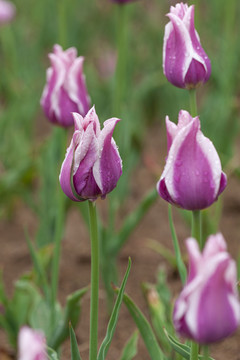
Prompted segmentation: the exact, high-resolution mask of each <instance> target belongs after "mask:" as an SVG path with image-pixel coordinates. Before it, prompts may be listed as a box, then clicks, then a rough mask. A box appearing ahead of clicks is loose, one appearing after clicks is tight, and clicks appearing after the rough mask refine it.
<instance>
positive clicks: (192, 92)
mask: <svg viewBox="0 0 240 360" xmlns="http://www.w3.org/2000/svg"><path fill="white" fill-rule="evenodd" d="M189 104H190V112H191V115H192V117H195V116H197V115H198V111H197V91H196V89H189Z"/></svg>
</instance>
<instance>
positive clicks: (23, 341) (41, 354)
mask: <svg viewBox="0 0 240 360" xmlns="http://www.w3.org/2000/svg"><path fill="white" fill-rule="evenodd" d="M47 358H48V357H47V352H46V339H45V337H44V335H43V333H42V332H40V331H36V330H33V329H31V328H29V327H27V326H23V327H22V328H21V329H20V332H19V335H18V360H47Z"/></svg>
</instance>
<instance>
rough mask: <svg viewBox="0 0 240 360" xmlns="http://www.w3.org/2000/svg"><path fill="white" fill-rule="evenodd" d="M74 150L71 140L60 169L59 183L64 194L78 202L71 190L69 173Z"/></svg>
mask: <svg viewBox="0 0 240 360" xmlns="http://www.w3.org/2000/svg"><path fill="white" fill-rule="evenodd" d="M74 148H75V142H74V140H73V139H72V141H71V144H70V146H69V147H68V149H67V152H66V156H65V159H64V161H63V163H62V167H61V171H60V175H59V181H60V185H61V188H62V190H63V192H64V194H65V195H67V196H68V197H69V198H70V199H71V200H73V201H79V199H77V198H76V197H75V196H74V194H73V192H72V188H71V171H72V162H73V153H74Z"/></svg>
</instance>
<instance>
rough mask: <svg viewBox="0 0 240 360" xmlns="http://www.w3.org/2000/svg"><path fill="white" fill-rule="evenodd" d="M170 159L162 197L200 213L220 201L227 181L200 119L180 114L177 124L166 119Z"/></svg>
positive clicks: (160, 190) (162, 182)
mask: <svg viewBox="0 0 240 360" xmlns="http://www.w3.org/2000/svg"><path fill="white" fill-rule="evenodd" d="M166 127H167V143H168V156H167V160H166V165H165V168H164V171H163V174H162V176H161V178H160V180H159V182H158V184H157V190H158V193H159V195H160V196H161V197H162V198H163V199H164V200H166V201H168V202H169V203H171V204H173V205H177V206H179V207H181V208H183V209H187V210H201V209H204V208H206V207H208V206H210V205H211V204H212V203H213V202H214V201H216V200H217V198H218V196H219V195H220V194H221V193H222V191H223V190H224V189H225V187H226V184H227V177H226V175H225V174H224V172H222V167H221V162H220V159H219V156H218V153H217V151H216V149H215V147H214V145H213V143H212V142H211V141H210V140H209V139H208V138H207V137H205V136H204V135H203V133H202V132H201V130H200V121H199V118H198V117H195V118H192V117H191V116H190V114H189V113H188V112H187V111H184V110H181V111H180V112H179V117H178V124H177V125H176V124H174V123H173V122H171V121H170V120H169V118H168V116H167V117H166Z"/></svg>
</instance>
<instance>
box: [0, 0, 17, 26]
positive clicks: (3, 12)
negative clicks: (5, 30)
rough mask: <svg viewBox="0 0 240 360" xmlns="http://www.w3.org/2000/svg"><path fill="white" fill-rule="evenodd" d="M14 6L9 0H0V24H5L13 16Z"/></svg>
mask: <svg viewBox="0 0 240 360" xmlns="http://www.w3.org/2000/svg"><path fill="white" fill-rule="evenodd" d="M15 13H16V8H15V5H13V3H11V2H10V1H5V0H0V25H1V24H6V23H8V22H10V21H12V19H13V18H14V16H15Z"/></svg>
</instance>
